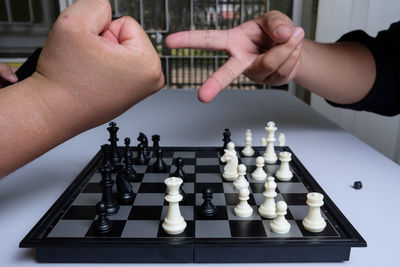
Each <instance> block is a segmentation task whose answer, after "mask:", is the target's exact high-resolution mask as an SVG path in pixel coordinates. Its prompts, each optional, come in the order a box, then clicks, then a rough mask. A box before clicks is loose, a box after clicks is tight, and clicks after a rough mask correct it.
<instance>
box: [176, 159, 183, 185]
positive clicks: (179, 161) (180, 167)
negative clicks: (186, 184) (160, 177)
mask: <svg viewBox="0 0 400 267" xmlns="http://www.w3.org/2000/svg"><path fill="white" fill-rule="evenodd" d="M183 166H184V162H183V159H182V158H177V159H176V160H175V167H176V171H175V172H174V176H175V177H179V178H182V180H183V181H185V175H186V173H185V172H184V170H183Z"/></svg>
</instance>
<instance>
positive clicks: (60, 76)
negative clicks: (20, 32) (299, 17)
mask: <svg viewBox="0 0 400 267" xmlns="http://www.w3.org/2000/svg"><path fill="white" fill-rule="evenodd" d="M163 83H164V77H163V74H162V71H161V62H160V59H159V57H158V55H157V53H156V52H155V50H154V48H153V46H152V44H151V42H150V40H149V39H148V37H147V35H146V33H145V32H144V31H143V30H142V28H141V27H140V26H139V24H138V23H137V22H136V21H134V20H133V19H132V18H129V17H122V18H120V19H118V20H115V21H113V22H111V7H110V4H109V2H108V1H107V0H80V1H78V2H76V3H75V4H73V5H72V6H71V7H69V8H68V9H66V10H65V11H64V12H63V13H62V14H61V15H60V17H59V18H58V20H57V22H56V23H55V25H54V26H53V29H52V30H51V32H50V33H49V36H48V39H47V41H46V44H45V46H44V48H43V50H42V53H41V55H40V57H39V61H38V65H37V69H36V72H35V73H34V74H33V75H32V76H31V77H29V78H27V79H25V80H24V81H22V82H20V83H17V84H14V85H11V86H8V87H6V88H4V89H2V90H0V129H1V134H0V146H1V150H0V177H3V176H5V175H7V174H8V173H10V172H12V171H13V170H15V169H17V168H18V167H21V166H22V165H24V164H26V163H28V162H29V161H31V160H33V159H35V158H36V157H38V156H39V155H41V154H43V153H45V152H46V151H48V150H49V149H51V148H53V147H55V146H57V145H58V144H60V143H62V142H63V141H65V140H67V139H69V138H71V137H73V136H74V135H76V134H79V133H81V132H83V131H85V130H87V129H90V128H92V127H95V126H97V125H100V124H102V123H104V122H107V121H109V120H111V119H112V118H115V117H116V116H118V115H119V114H121V113H122V112H124V111H125V110H127V109H128V108H130V107H131V106H132V105H134V104H136V103H137V102H139V101H140V100H142V99H144V98H145V97H147V96H149V95H150V94H153V93H155V92H156V91H158V90H159V89H160V88H161V87H162V86H163Z"/></svg>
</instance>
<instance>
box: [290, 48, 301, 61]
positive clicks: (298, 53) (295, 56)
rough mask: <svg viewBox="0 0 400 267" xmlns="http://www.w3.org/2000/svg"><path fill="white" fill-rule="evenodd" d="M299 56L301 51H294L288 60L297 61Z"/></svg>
mask: <svg viewBox="0 0 400 267" xmlns="http://www.w3.org/2000/svg"><path fill="white" fill-rule="evenodd" d="M300 55H301V50H300V49H295V50H294V51H293V53H292V54H291V55H290V59H292V60H297V59H298V58H299V57H300Z"/></svg>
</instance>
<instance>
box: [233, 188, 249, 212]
mask: <svg viewBox="0 0 400 267" xmlns="http://www.w3.org/2000/svg"><path fill="white" fill-rule="evenodd" d="M249 195H250V191H249V189H247V188H241V189H240V190H239V204H237V205H236V207H235V208H234V209H233V212H234V213H235V215H236V216H238V217H250V216H251V214H253V208H252V207H250V205H249V203H247V200H249Z"/></svg>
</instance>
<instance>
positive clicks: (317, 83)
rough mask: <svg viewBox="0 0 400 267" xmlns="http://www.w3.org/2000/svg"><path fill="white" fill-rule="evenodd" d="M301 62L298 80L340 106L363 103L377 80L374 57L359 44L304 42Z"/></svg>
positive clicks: (303, 85) (302, 84)
mask: <svg viewBox="0 0 400 267" xmlns="http://www.w3.org/2000/svg"><path fill="white" fill-rule="evenodd" d="M301 60H302V61H301V67H300V69H299V72H298V73H297V75H296V78H295V81H296V82H297V83H298V84H300V85H301V86H302V87H304V88H307V89H308V90H310V91H311V92H313V93H315V94H317V95H320V96H322V97H323V98H326V99H328V100H330V101H333V102H335V103H338V104H351V103H355V102H358V101H360V100H362V99H363V98H364V97H365V96H366V95H367V94H368V92H369V91H370V90H371V88H372V86H373V84H374V81H375V77H376V67H375V61H374V58H373V55H372V54H371V52H370V51H369V50H368V49H367V48H366V47H365V46H363V45H362V44H359V43H353V42H343V43H334V44H321V43H316V42H313V41H310V40H304V42H303V53H302V59H301Z"/></svg>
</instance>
